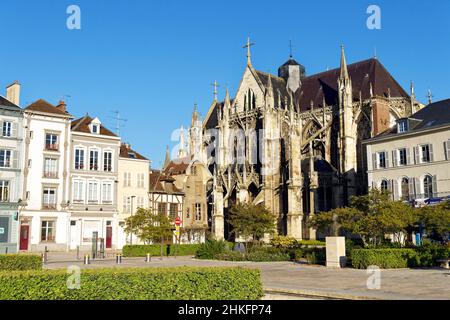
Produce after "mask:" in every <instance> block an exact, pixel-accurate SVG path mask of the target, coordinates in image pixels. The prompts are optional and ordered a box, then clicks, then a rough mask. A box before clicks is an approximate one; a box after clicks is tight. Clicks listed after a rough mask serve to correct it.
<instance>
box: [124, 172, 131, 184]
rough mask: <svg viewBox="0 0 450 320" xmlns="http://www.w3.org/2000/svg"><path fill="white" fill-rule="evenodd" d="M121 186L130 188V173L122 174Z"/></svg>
mask: <svg viewBox="0 0 450 320" xmlns="http://www.w3.org/2000/svg"><path fill="white" fill-rule="evenodd" d="M123 186H124V187H131V173H130V172H124V173H123Z"/></svg>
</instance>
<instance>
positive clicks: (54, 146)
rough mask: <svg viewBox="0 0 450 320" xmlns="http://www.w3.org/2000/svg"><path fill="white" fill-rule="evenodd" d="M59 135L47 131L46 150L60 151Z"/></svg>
mask: <svg viewBox="0 0 450 320" xmlns="http://www.w3.org/2000/svg"><path fill="white" fill-rule="evenodd" d="M58 148H59V146H58V135H57V134H54V133H47V134H46V135H45V150H51V151H58Z"/></svg>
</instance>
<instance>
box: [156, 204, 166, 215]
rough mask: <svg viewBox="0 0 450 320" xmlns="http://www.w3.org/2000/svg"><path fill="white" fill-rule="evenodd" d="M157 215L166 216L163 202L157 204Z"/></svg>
mask: <svg viewBox="0 0 450 320" xmlns="http://www.w3.org/2000/svg"><path fill="white" fill-rule="evenodd" d="M158 213H159V214H167V203H163V202H159V203H158Z"/></svg>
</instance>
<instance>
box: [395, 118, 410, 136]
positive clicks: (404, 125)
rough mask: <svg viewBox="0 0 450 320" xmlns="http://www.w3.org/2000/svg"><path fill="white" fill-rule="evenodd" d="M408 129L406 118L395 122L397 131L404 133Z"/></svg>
mask: <svg viewBox="0 0 450 320" xmlns="http://www.w3.org/2000/svg"><path fill="white" fill-rule="evenodd" d="M406 131H408V122H407V120H406V119H405V120H401V121H400V122H399V123H398V124H397V132H398V133H404V132H406Z"/></svg>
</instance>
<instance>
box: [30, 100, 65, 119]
mask: <svg viewBox="0 0 450 320" xmlns="http://www.w3.org/2000/svg"><path fill="white" fill-rule="evenodd" d="M25 110H28V111H38V112H44V113H52V114H55V115H60V116H71V115H70V114H69V113H68V112H67V111H63V110H61V109H58V108H57V107H55V106H54V105H52V104H50V103H48V102H47V101H45V100H43V99H39V100H37V101H35V102H33V103H32V104H30V105H29V106H28V107H26V108H25Z"/></svg>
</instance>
